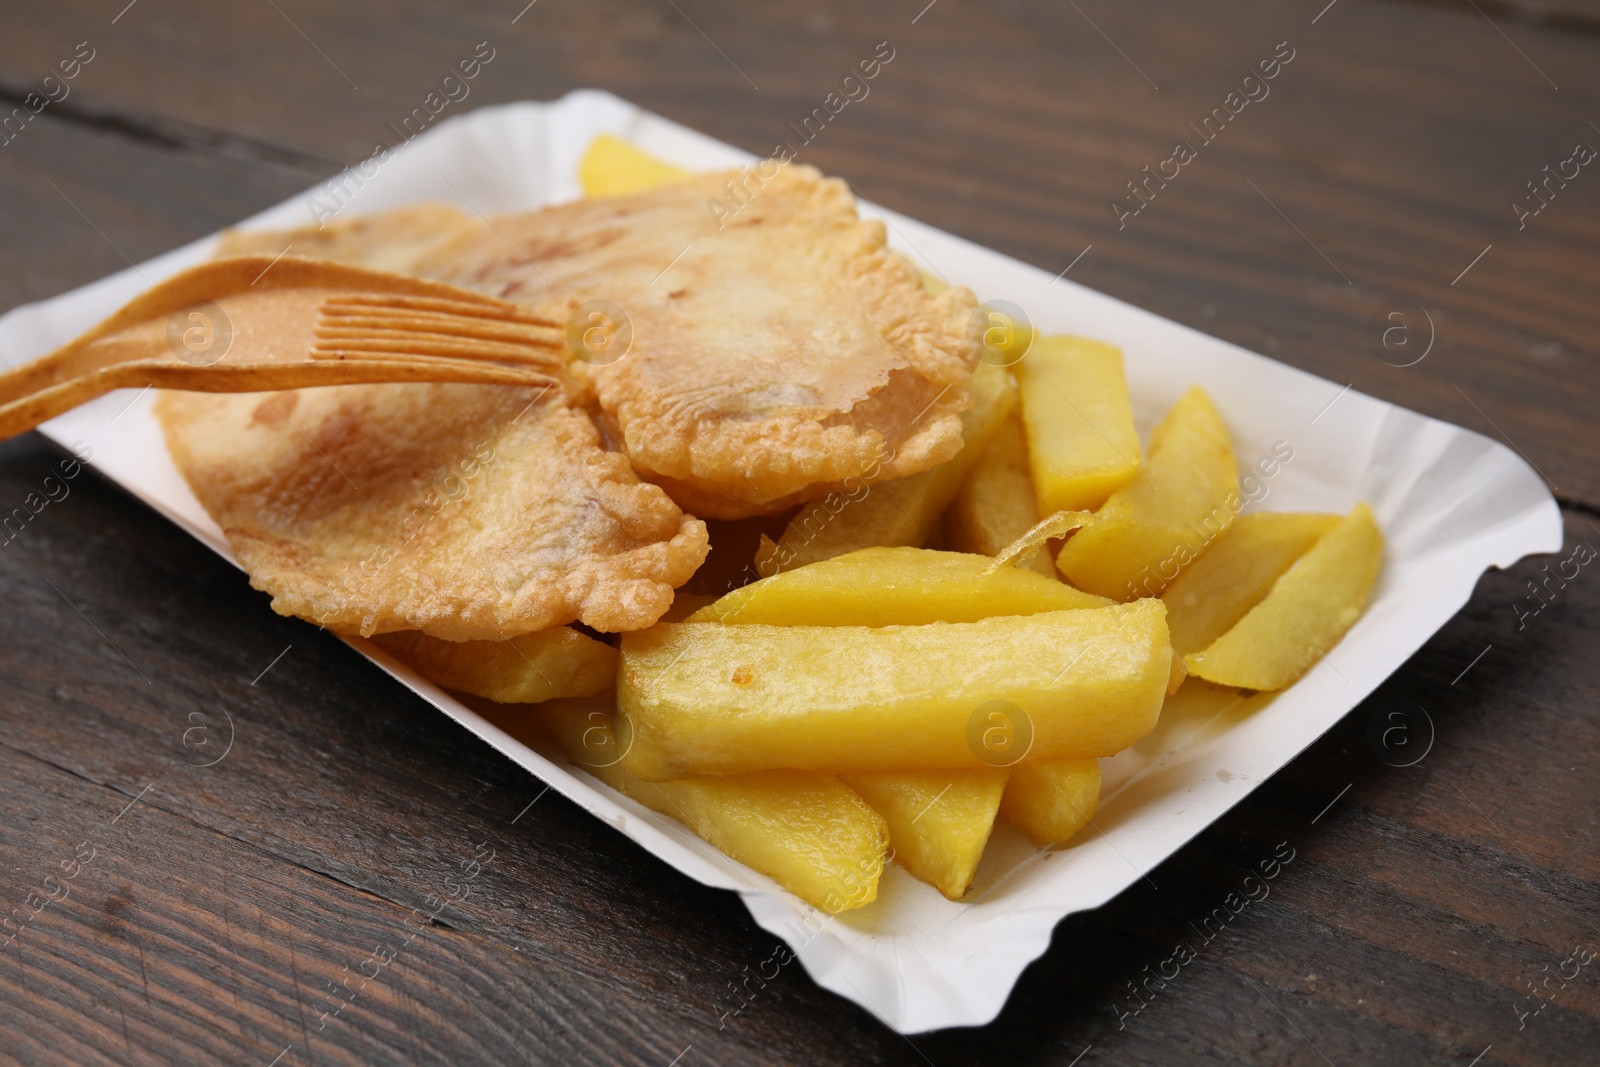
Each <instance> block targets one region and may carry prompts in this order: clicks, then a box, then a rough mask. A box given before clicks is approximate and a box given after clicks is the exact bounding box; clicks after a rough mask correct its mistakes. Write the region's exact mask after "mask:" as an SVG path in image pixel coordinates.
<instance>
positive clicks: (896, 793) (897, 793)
mask: <svg viewBox="0 0 1600 1067" xmlns="http://www.w3.org/2000/svg"><path fill="white" fill-rule="evenodd" d="M844 781H845V784H846V785H848V786H849V787H850V788H851V789H854V790H855V791H856V792H857V793H859V794H861V799H863V800H865V801H866V802H867V803H868V804H870V805H871V806H872V808H873V810H874V811H876V812H877V813H878V814H879V815H882V816H883V818H884V821H885V822H886V823H888V824H889V848H890V850H891V852H892V853H893V855H894V858H895V860H897V861H898V862H899V863H900V865H901V866H902V867H904V868H905V869H906V870H908V871H910V872H911V874H912V876H913V877H915V878H920V879H921V880H922V881H924V882H927V883H928V884H929V885H931V886H933V887H934V888H935V889H937V890H938V891H939V892H941V893H943V894H944V895H945V896H947V897H949V898H950V899H951V900H959V899H960V898H961V897H962V896H964V895H965V894H966V892H967V890H968V889H969V888H970V887H971V886H972V877H973V875H974V874H976V873H977V871H978V862H979V861H980V860H982V859H983V847H984V846H985V845H986V844H988V843H989V833H990V831H992V830H993V829H994V817H995V813H996V812H998V811H999V810H1000V794H1001V793H1002V792H1003V791H1004V790H1005V787H1006V770H1005V768H1003V767H984V768H982V769H980V770H947V771H894V772H876V773H874V772H862V773H857V774H847V775H845V778H844Z"/></svg>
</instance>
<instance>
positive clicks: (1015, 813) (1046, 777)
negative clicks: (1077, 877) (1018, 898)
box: [1000, 759, 1100, 846]
mask: <svg viewBox="0 0 1600 1067" xmlns="http://www.w3.org/2000/svg"><path fill="white" fill-rule="evenodd" d="M1099 805H1100V761H1099V760H1093V759H1047V760H1036V761H1034V762H1032V763H1019V764H1017V765H1016V766H1015V767H1013V768H1011V779H1010V781H1008V782H1007V783H1006V792H1005V796H1004V797H1003V798H1002V799H1001V801H1000V814H1001V816H1002V817H1003V818H1004V819H1005V820H1006V822H1008V823H1010V824H1011V825H1012V826H1015V827H1016V828H1017V829H1018V830H1021V831H1022V832H1023V833H1024V834H1026V835H1027V837H1028V840H1029V841H1032V842H1033V843H1034V844H1036V845H1040V846H1043V845H1054V844H1059V843H1060V842H1062V841H1066V840H1067V839H1068V838H1070V837H1072V835H1073V834H1076V833H1077V832H1078V831H1079V830H1082V829H1083V828H1084V827H1085V826H1087V825H1089V821H1090V820H1091V819H1093V818H1094V812H1095V809H1096V808H1097V807H1099Z"/></svg>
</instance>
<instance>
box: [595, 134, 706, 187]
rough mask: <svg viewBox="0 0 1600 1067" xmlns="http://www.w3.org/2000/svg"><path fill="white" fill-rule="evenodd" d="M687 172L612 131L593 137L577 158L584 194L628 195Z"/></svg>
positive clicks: (687, 174)
mask: <svg viewBox="0 0 1600 1067" xmlns="http://www.w3.org/2000/svg"><path fill="white" fill-rule="evenodd" d="M688 176H689V172H688V171H686V170H684V169H683V168H682V167H674V166H673V165H672V164H671V163H665V162H662V161H661V160H659V159H657V158H656V157H655V156H652V155H651V154H650V153H648V152H645V151H642V150H640V149H638V148H635V147H634V146H633V145H631V144H629V143H628V142H627V141H624V140H623V139H622V138H620V137H617V136H616V135H614V134H609V133H602V134H601V135H600V136H598V137H596V138H595V139H594V140H593V141H590V142H589V147H588V149H587V150H586V151H585V152H584V153H583V159H581V160H580V161H579V162H578V181H579V183H580V184H581V185H582V186H583V195H584V196H628V195H629V194H632V193H642V192H645V191H646V190H649V189H654V188H655V187H656V186H658V185H665V184H667V183H668V182H675V181H680V180H682V179H684V178H687V177H688Z"/></svg>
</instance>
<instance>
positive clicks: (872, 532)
mask: <svg viewBox="0 0 1600 1067" xmlns="http://www.w3.org/2000/svg"><path fill="white" fill-rule="evenodd" d="M967 388H968V390H969V391H970V392H971V393H972V396H973V406H972V408H971V409H970V410H968V411H967V412H966V413H965V414H963V415H962V416H961V433H962V436H963V438H964V439H965V442H966V443H965V444H964V445H963V446H962V448H961V451H960V453H959V454H957V455H956V457H955V458H954V459H951V460H949V461H948V462H945V463H941V464H940V465H939V466H937V467H935V468H934V469H933V470H930V471H924V472H923V473H921V474H914V475H912V476H910V477H908V478H897V479H895V480H894V481H888V482H876V481H873V478H875V476H876V474H877V469H876V468H872V469H870V470H869V471H868V472H866V473H867V475H868V477H867V478H866V479H864V480H859V481H856V482H853V483H851V482H847V483H846V484H845V485H844V486H843V487H841V491H839V492H834V493H830V494H828V495H827V496H825V497H824V498H822V499H821V500H819V501H816V502H813V503H810V504H807V505H805V506H804V507H802V508H801V509H800V511H799V513H798V514H796V515H795V517H794V518H793V519H791V520H789V525H788V526H787V527H786V528H785V529H784V531H783V536H782V537H781V538H780V539H779V540H778V542H777V543H776V544H774V543H773V542H772V541H770V540H764V541H763V542H762V546H761V550H760V551H759V552H757V553H756V572H757V573H758V574H761V575H763V576H766V575H773V574H777V573H778V572H780V571H786V570H789V569H791V568H793V567H803V566H805V565H806V564H808V563H815V562H817V561H818V560H824V559H832V558H833V557H834V556H841V555H843V554H844V553H846V552H854V551H855V550H856V549H858V548H868V547H873V546H899V545H911V546H917V545H921V544H922V543H923V542H924V541H926V540H927V539H928V535H929V534H931V533H932V532H933V530H934V527H935V526H937V525H938V523H939V515H940V513H942V512H943V511H944V509H945V508H946V507H948V506H949V504H950V501H951V500H952V499H954V498H955V495H956V493H957V492H959V491H960V489H961V482H962V480H963V479H965V478H966V476H967V472H968V471H970V470H971V469H972V466H973V464H975V463H976V462H977V461H978V458H979V457H980V456H982V455H983V451H984V449H985V448H986V447H987V446H988V443H989V440H990V439H991V438H992V437H993V436H994V433H995V431H996V430H998V429H999V428H1000V425H1001V424H1002V423H1003V422H1004V421H1005V418H1006V416H1007V415H1008V414H1009V413H1010V412H1011V409H1012V408H1013V407H1014V406H1015V405H1016V397H1017V386H1016V383H1015V382H1014V381H1013V380H1012V378H1011V375H1010V374H1008V373H1006V372H1005V371H1004V370H1001V369H1000V368H999V367H995V366H993V365H991V364H988V363H980V364H979V365H978V369H977V370H976V371H975V372H973V375H972V380H971V382H969V383H968V386H967ZM869 482H872V484H868V483H869Z"/></svg>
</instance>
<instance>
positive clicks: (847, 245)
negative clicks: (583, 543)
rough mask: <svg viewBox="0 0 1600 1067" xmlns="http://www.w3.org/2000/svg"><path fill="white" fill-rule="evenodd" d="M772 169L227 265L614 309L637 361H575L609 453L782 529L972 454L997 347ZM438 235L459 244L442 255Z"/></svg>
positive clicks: (356, 226)
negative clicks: (352, 271) (967, 420)
mask: <svg viewBox="0 0 1600 1067" xmlns="http://www.w3.org/2000/svg"><path fill="white" fill-rule="evenodd" d="M773 166H776V164H772V163H769V164H768V165H767V166H766V167H765V168H763V169H761V170H759V171H758V172H757V176H756V177H755V178H751V177H749V176H748V172H747V173H746V174H745V175H741V174H740V173H739V172H725V173H719V174H706V175H699V176H696V177H693V178H690V179H688V180H686V181H683V182H678V183H675V184H672V185H666V186H662V187H660V188H658V189H655V190H652V191H650V192H646V193H640V194H637V195H634V196H619V197H608V198H605V199H599V200H585V201H578V202H575V203H569V204H561V205H557V206H554V207H550V208H546V209H544V210H541V211H535V212H529V213H526V214H520V215H510V216H504V217H500V218H497V219H495V220H493V221H492V222H478V223H477V224H476V225H474V222H475V220H473V219H471V218H470V217H468V216H465V215H463V214H461V213H459V212H452V211H451V210H450V209H445V208H439V207H429V208H408V209H404V210H403V212H398V213H390V214H389V215H388V216H377V217H374V218H373V219H368V220H356V221H355V222H351V223H335V224H334V225H332V226H329V227H327V228H326V229H324V230H321V231H317V230H307V231H304V232H303V233H302V234H295V233H288V234H268V235H262V234H250V235H236V236H234V237H233V238H231V239H230V242H229V244H228V245H227V246H226V251H228V252H230V253H234V254H237V253H242V252H247V251H267V252H276V251H279V250H281V249H282V248H283V246H284V245H285V244H287V243H293V244H294V246H295V250H296V251H297V252H300V251H304V250H305V247H310V248H313V249H316V248H318V246H319V244H320V248H321V250H313V251H312V252H311V253H310V254H313V255H322V256H325V257H328V258H339V257H340V256H342V255H344V254H349V253H350V250H351V249H352V248H355V249H357V250H358V253H359V255H360V256H361V258H360V260H359V261H360V262H363V263H370V262H373V258H372V257H374V256H377V255H384V256H387V255H390V251H389V249H393V248H398V249H402V250H403V255H404V256H405V257H406V266H405V267H403V268H398V269H405V270H407V271H408V272H410V273H416V274H421V275H423V276H426V277H431V278H436V279H440V280H443V281H448V282H453V283H454V284H457V285H461V286H464V287H467V288H471V289H477V290H479V291H481V292H485V293H489V294H492V295H495V296H499V297H503V298H505V299H508V300H514V301H517V302H519V303H524V304H529V305H533V306H535V307H538V308H539V309H540V310H541V311H544V312H546V313H551V312H552V311H554V312H555V313H556V314H565V313H567V311H568V309H571V308H574V307H576V306H578V305H580V304H582V303H584V302H587V301H591V300H607V301H610V302H612V303H614V304H616V305H617V306H619V307H621V308H622V310H623V311H624V312H625V313H626V315H627V317H628V319H629V320H630V322H631V327H632V346H631V349H630V350H629V351H628V352H627V354H626V355H624V356H623V357H622V358H620V359H617V360H616V361H615V362H610V363H606V364H604V365H599V364H598V363H588V362H584V361H583V360H581V359H576V360H575V361H574V362H573V365H572V369H573V372H574V374H575V376H576V377H578V378H579V379H581V380H582V381H584V382H585V383H587V385H588V386H589V387H590V390H591V392H590V393H589V395H590V396H592V398H593V406H594V407H595V409H596V415H597V418H598V420H599V421H600V423H601V425H602V428H603V429H604V430H605V431H606V433H607V435H608V437H609V438H611V439H612V440H614V441H615V442H617V443H618V444H619V445H620V447H621V448H622V450H623V451H624V452H625V453H626V454H627V456H628V459H629V460H630V461H631V462H632V464H633V466H634V468H635V469H636V470H638V471H639V472H640V473H641V474H643V475H644V476H645V477H646V478H648V479H649V480H651V481H653V482H655V483H657V484H659V485H661V486H663V487H664V488H666V489H667V491H668V492H669V493H670V494H671V495H672V497H673V498H674V499H675V500H676V501H677V502H678V503H679V504H680V505H682V506H683V507H685V508H688V509H689V510H691V511H693V512H694V513H696V514H698V515H703V516H706V517H708V518H719V519H737V518H745V517H748V516H752V515H759V514H772V513H775V512H778V511H781V510H783V509H784V508H786V507H789V506H790V505H792V504H795V503H797V502H799V501H801V500H806V499H811V498H814V497H818V496H822V495H825V494H827V493H828V492H831V491H833V490H835V489H838V488H840V487H842V486H843V485H844V483H845V482H846V480H847V479H853V480H854V481H855V482H865V481H869V480H880V479H888V478H899V477H904V476H906V475H909V474H915V473H917V472H919V471H923V470H927V469H928V468H930V467H932V466H934V465H936V464H938V463H941V462H943V461H944V460H946V459H949V458H950V457H951V456H953V455H955V453H956V452H957V451H958V450H959V449H960V447H961V423H960V419H959V418H958V416H959V414H960V412H961V411H963V410H965V409H966V408H967V407H968V406H969V405H970V399H969V397H968V396H967V393H966V391H965V390H964V389H963V388H962V386H963V384H964V383H965V382H966V380H967V378H968V377H969V376H970V375H971V373H972V369H973V367H974V366H975V365H976V363H977V359H978V355H979V352H980V337H981V326H980V324H979V323H978V321H977V317H976V316H975V315H974V314H973V312H974V311H975V310H976V308H977V303H976V301H975V300H974V298H973V296H972V293H971V292H970V291H969V290H967V289H963V288H952V289H948V290H946V291H945V292H943V293H941V294H939V295H938V296H937V297H932V296H929V295H927V294H926V293H925V292H924V291H923V287H922V283H921V279H920V277H919V275H918V274H917V272H916V270H915V269H914V268H912V267H911V266H910V265H909V264H908V263H907V262H906V261H905V260H904V259H903V258H901V257H900V256H899V255H897V254H896V253H894V252H893V251H891V250H890V249H889V248H888V247H887V246H886V244H885V234H884V227H883V224H882V223H881V222H878V221H875V220H862V219H860V218H859V217H858V216H857V214H856V206H855V200H854V198H853V197H852V196H851V195H850V192H849V190H848V189H847V188H846V186H845V185H844V183H843V182H840V181H838V180H836V179H825V178H823V177H822V175H821V174H820V173H818V172H817V171H816V170H815V169H814V168H811V167H804V166H797V165H790V166H778V167H777V168H776V172H775V173H773V174H772V176H770V177H764V175H766V173H767V171H768V170H769V169H771V168H772V167H773ZM739 181H743V183H744V184H743V191H742V192H741V193H740V194H739V196H738V198H737V200H736V201H730V199H729V196H730V194H729V188H730V184H729V183H730V182H739ZM730 203H741V204H742V206H739V207H738V208H737V209H736V210H734V209H733V208H731V207H730ZM714 205H715V209H713V206H714ZM418 212H426V213H427V214H418ZM406 213H410V214H409V215H407V214H406ZM375 227H376V229H375ZM429 232H434V233H437V232H447V233H449V234H450V235H451V236H450V239H449V240H445V241H442V242H439V243H435V244H431V245H430V244H427V242H426V238H425V235H426V234H427V233H429ZM378 234H384V235H386V236H385V237H383V238H382V239H377V237H376V235H378ZM302 240H304V241H306V242H307V244H306V245H305V247H303V246H302ZM379 245H384V246H385V247H378V246H379Z"/></svg>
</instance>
